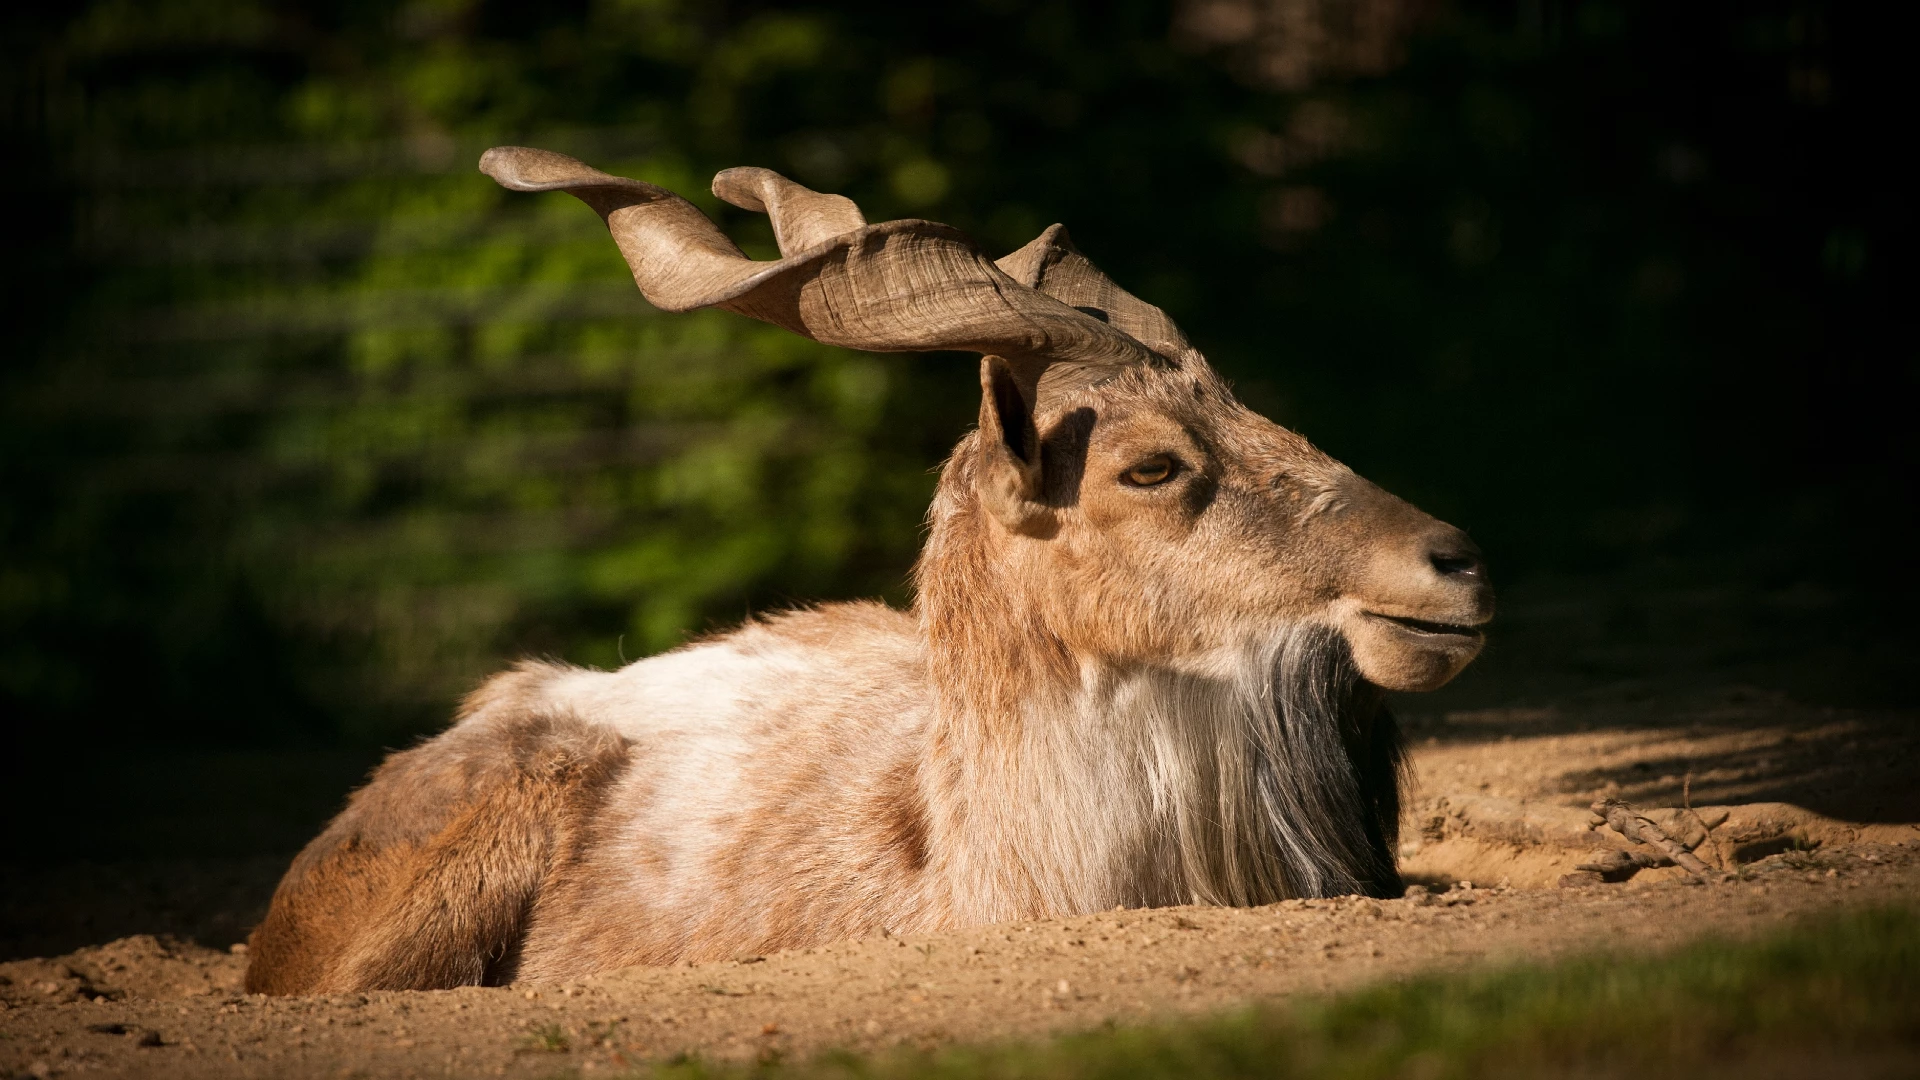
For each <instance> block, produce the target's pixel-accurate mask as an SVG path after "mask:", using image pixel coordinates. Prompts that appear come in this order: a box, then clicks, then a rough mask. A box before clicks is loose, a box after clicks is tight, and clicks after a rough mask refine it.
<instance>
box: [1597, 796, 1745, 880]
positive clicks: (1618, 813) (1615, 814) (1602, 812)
mask: <svg viewBox="0 0 1920 1080" xmlns="http://www.w3.org/2000/svg"><path fill="white" fill-rule="evenodd" d="M1593 813H1594V816H1595V817H1598V818H1600V819H1601V820H1603V821H1605V822H1606V823H1607V824H1608V825H1611V826H1612V827H1613V831H1614V832H1617V833H1619V834H1620V835H1621V836H1624V837H1626V838H1627V839H1628V840H1631V841H1633V842H1634V843H1636V844H1646V845H1648V846H1650V847H1653V848H1655V849H1657V850H1658V851H1659V852H1660V853H1661V854H1663V855H1665V856H1666V857H1667V858H1669V859H1672V860H1673V861H1674V863H1675V864H1676V865H1678V866H1679V867H1680V868H1681V869H1683V870H1685V871H1686V872H1687V873H1689V874H1691V875H1693V879H1694V880H1695V881H1698V882H1700V883H1701V884H1706V883H1708V882H1711V881H1717V880H1719V877H1720V875H1719V874H1718V873H1716V872H1715V871H1714V870H1713V869H1711V868H1710V867H1708V866H1707V864H1706V863H1704V862H1701V861H1700V857H1699V856H1697V855H1695V854H1694V853H1693V852H1691V851H1688V850H1687V846H1686V845H1685V844H1682V843H1680V842H1679V841H1678V840H1675V839H1673V838H1671V837H1669V836H1668V835H1667V834H1666V832H1665V831H1663V830H1662V829H1661V828H1660V826H1658V825H1656V824H1654V823H1653V822H1652V821H1651V820H1649V819H1648V818H1646V817H1645V816H1643V815H1641V814H1640V813H1639V812H1637V811H1635V810H1634V808H1633V806H1632V804H1630V803H1625V802H1622V801H1620V800H1619V799H1600V800H1597V801H1595V802H1594V804H1593Z"/></svg>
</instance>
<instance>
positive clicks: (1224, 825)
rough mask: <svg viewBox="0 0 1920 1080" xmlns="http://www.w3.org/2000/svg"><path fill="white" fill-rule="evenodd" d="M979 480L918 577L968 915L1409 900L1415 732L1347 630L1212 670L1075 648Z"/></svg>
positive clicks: (1253, 646)
mask: <svg viewBox="0 0 1920 1080" xmlns="http://www.w3.org/2000/svg"><path fill="white" fill-rule="evenodd" d="M957 457H959V458H961V459H962V460H964V455H957ZM967 471H968V470H965V469H959V470H956V469H954V468H953V467H952V464H950V466H949V468H948V470H947V475H946V476H945V477H944V478H943V482H942V484H941V491H940V494H939V496H938V497H936V499H935V502H934V506H933V510H932V514H931V519H932V520H931V522H930V526H931V527H930V534H929V537H928V542H927V545H926V548H925V550H924V552H923V554H922V556H921V561H920V564H919V566H918V567H917V568H916V585H917V590H918V596H919V604H918V611H919V615H920V619H921V623H922V626H923V628H924V630H925V632H926V635H927V646H928V662H929V675H930V677H931V679H932V683H933V688H934V694H935V709H936V719H935V723H934V728H933V731H932V732H931V738H930V740H929V742H928V744H927V748H926V751H925V756H924V758H923V760H922V762H921V764H920V769H921V775H922V780H923V785H924V786H923V790H924V791H925V792H926V793H927V799H928V806H927V810H928V814H929V826H930V836H929V840H930V849H931V853H932V854H933V865H932V866H931V867H930V869H933V870H934V871H935V872H936V873H938V874H940V875H941V876H942V877H945V878H946V879H947V881H948V883H949V886H950V888H951V890H952V892H951V894H950V895H951V896H952V897H953V902H954V904H955V907H956V908H957V909H958V910H956V911H955V914H957V915H960V916H961V917H962V918H964V919H968V920H980V921H999V920H1005V919H1012V918H1031V917H1041V916H1050V915H1052V916H1057V915H1063V914H1073V913H1084V912H1090V911H1099V910H1106V909H1109V908H1113V907H1116V906H1127V907H1141V906H1158V905H1165V904H1179V903H1212V904H1232V905H1253V904H1263V903H1270V902H1272V901H1275V900H1280V899H1285V898H1288V897H1311V896H1337V895H1345V894H1351V893H1364V894H1370V895H1375V896H1385V895H1397V893H1398V890H1399V887H1400V881H1399V876H1398V873H1397V872H1396V870H1395V867H1394V850H1395V847H1396V841H1397V834H1398V820H1399V783H1400V779H1401V776H1400V773H1401V744H1400V737H1399V731H1398V728H1397V726H1396V724H1395V723H1394V720H1393V717H1392V716H1391V714H1390V713H1389V712H1388V711H1387V710H1386V708H1385V707H1384V702H1383V700H1382V695H1381V694H1380V692H1379V691H1378V690H1377V689H1376V688H1374V687H1373V686H1371V685H1369V684H1368V683H1366V682H1365V681H1364V680H1362V679H1361V678H1360V677H1359V675H1358V673H1357V672H1356V670H1355V668H1354V665H1353V663H1352V661H1351V658H1350V657H1349V655H1348V652H1347V649H1346V645H1345V642H1344V640H1343V639H1341V638H1340V636H1339V635H1338V634H1337V633H1335V632H1333V631H1331V630H1329V629H1326V628H1323V627H1320V626H1317V625H1312V624H1296V625H1292V626H1286V627H1281V628H1279V629H1276V630H1275V631H1273V632H1272V633H1270V634H1268V635H1266V636H1265V637H1264V638H1263V639H1262V640H1257V641H1249V642H1247V643H1246V644H1245V645H1244V646H1243V647H1241V648H1240V649H1238V650H1237V651H1235V652H1234V653H1233V654H1232V655H1230V656H1226V657H1221V658H1218V660H1219V662H1218V663H1217V664H1215V665H1214V668H1215V670H1214V671H1213V672H1211V673H1209V674H1205V675H1198V674H1192V673H1188V672H1180V671H1175V670H1173V669H1171V668H1167V667H1158V666H1154V665H1150V664H1140V663H1119V662H1114V661H1111V660H1109V659H1107V658H1103V657H1101V656H1097V655H1091V654H1089V652H1088V651H1086V650H1084V649H1080V650H1076V649H1075V648H1074V647H1072V646H1070V645H1069V644H1068V641H1069V640H1073V639H1074V635H1071V634H1068V633H1063V632H1061V628H1059V627H1055V626H1052V625H1049V617H1048V611H1047V608H1046V606H1045V604H1044V603H1041V602H1039V598H1038V597H1036V596H1032V595H1029V594H1030V592H1031V591H1032V590H1030V589H1029V588H1027V587H1024V584H1023V583H1022V582H1021V581H1020V580H1018V579H1017V577H1016V576H1015V574H1014V573H1013V572H1011V571H1010V570H1009V568H1008V567H1007V565H1006V563H1005V561H1004V560H1003V559H1001V558H999V557H997V553H996V551H995V550H994V545H993V544H992V543H991V541H990V537H989V536H988V535H987V530H988V529H990V528H992V526H991V525H990V524H989V523H988V522H987V521H986V520H985V517H984V515H983V514H982V513H981V512H980V511H979V509H978V504H977V502H976V501H975V500H974V499H973V498H972V497H971V490H970V485H968V484H967V483H966V481H967V480H968V479H969V478H968V477H966V476H965V475H964V474H965V472H967Z"/></svg>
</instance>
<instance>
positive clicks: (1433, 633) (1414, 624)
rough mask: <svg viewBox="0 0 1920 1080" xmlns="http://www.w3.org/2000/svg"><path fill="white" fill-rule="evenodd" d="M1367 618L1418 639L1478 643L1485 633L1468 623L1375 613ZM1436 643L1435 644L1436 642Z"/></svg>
mask: <svg viewBox="0 0 1920 1080" xmlns="http://www.w3.org/2000/svg"><path fill="white" fill-rule="evenodd" d="M1367 616H1368V617H1369V618H1374V619H1379V620H1380V621H1382V622H1390V623H1392V624H1394V625H1395V626H1398V627H1399V628H1400V629H1402V630H1405V631H1406V632H1408V633H1410V634H1416V635H1419V636H1420V637H1427V638H1435V639H1444V638H1451V639H1454V640H1462V639H1464V640H1467V641H1479V640H1480V639H1482V638H1484V637H1485V636H1486V633H1485V632H1484V631H1483V630H1481V628H1480V627H1478V626H1473V625H1470V624H1468V623H1448V622H1433V621H1431V620H1429V619H1409V618H1407V617H1406V616H1404V615H1382V614H1380V613H1379V612H1377V611H1369V612H1367ZM1436 643H1437V642H1436Z"/></svg>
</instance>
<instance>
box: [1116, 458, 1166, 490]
mask: <svg viewBox="0 0 1920 1080" xmlns="http://www.w3.org/2000/svg"><path fill="white" fill-rule="evenodd" d="M1178 468H1179V466H1178V465H1177V464H1175V462H1174V460H1173V458H1172V457H1170V456H1168V455H1166V454H1155V455H1153V456H1152V457H1150V458H1148V459H1146V460H1145V461H1142V462H1140V463H1139V464H1138V465H1135V466H1134V467H1133V468H1131V469H1128V470H1127V471H1126V472H1123V473H1121V474H1120V482H1121V483H1123V484H1127V485H1129V486H1131V487H1152V486H1154V485H1155V484H1164V483H1166V482H1167V481H1168V480H1170V479H1172V477H1173V474H1174V473H1175V472H1176V471H1177V470H1178Z"/></svg>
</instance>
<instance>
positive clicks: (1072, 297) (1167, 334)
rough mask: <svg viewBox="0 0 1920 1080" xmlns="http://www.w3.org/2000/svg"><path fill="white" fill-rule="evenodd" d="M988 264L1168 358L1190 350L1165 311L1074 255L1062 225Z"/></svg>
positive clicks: (1178, 357) (1177, 357) (1184, 355)
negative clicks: (992, 264)
mask: <svg viewBox="0 0 1920 1080" xmlns="http://www.w3.org/2000/svg"><path fill="white" fill-rule="evenodd" d="M994 265H996V266H998V267H999V268H1000V269H1001V270H1003V271H1005V272H1006V274H1007V276H1008V277H1011V278H1012V279H1013V280H1015V281H1017V282H1019V283H1020V284H1022V285H1025V286H1026V287H1027V288H1029V289H1038V290H1040V291H1041V292H1043V293H1046V294H1047V295H1048V296H1051V297H1053V298H1054V299H1055V300H1058V301H1060V302H1061V303H1063V304H1066V305H1067V306H1068V307H1071V308H1074V309H1075V310H1078V311H1082V312H1085V313H1087V314H1089V315H1092V316H1093V317H1094V318H1097V319H1101V320H1103V321H1105V322H1107V323H1109V324H1111V325H1112V326H1114V327H1116V328H1117V329H1119V330H1120V331H1121V332H1122V333H1124V334H1126V335H1127V336H1128V337H1131V338H1133V339H1134V340H1135V341H1138V342H1139V343H1140V344H1142V345H1145V346H1146V347H1147V348H1149V349H1152V350H1153V351H1154V352H1157V353H1159V354H1160V355H1161V356H1164V357H1166V358H1167V359H1169V360H1174V361H1185V359H1186V358H1187V357H1188V355H1189V354H1192V353H1193V352H1194V348H1193V346H1192V345H1191V344H1189V343H1188V342H1187V336H1186V335H1185V334H1183V333H1181V332H1180V328H1179V327H1178V326H1176V325H1174V322H1173V320H1172V319H1171V318H1168V317H1167V313H1166V312H1164V311H1162V310H1160V309H1159V308H1157V307H1155V306H1153V305H1152V304H1149V303H1147V302H1146V301H1145V300H1142V299H1140V298H1139V297H1137V296H1135V295H1133V294H1132V293H1130V292H1128V291H1127V290H1125V289H1123V288H1121V287H1120V286H1118V285H1116V284H1114V283H1113V279H1112V278H1109V277H1108V276H1107V275H1105V274H1103V273H1101V272H1100V268H1099V267H1097V266H1095V265H1093V263H1092V262H1090V261H1089V260H1088V259H1087V257H1086V256H1085V255H1082V254H1080V249H1079V248H1077V247H1074V246H1073V239H1072V238H1071V237H1069V236H1068V235H1067V227H1066V226H1065V225H1051V226H1048V228H1047V231H1046V232H1043V233H1041V234H1040V235H1039V236H1036V237H1034V238H1033V240H1032V241H1030V242H1029V243H1028V244H1027V246H1026V247H1023V248H1021V249H1020V250H1018V251H1015V252H1013V253H1012V254H1010V255H1006V256H1004V257H1002V258H1001V259H1000V260H999V261H998V262H997V263H995V264H994Z"/></svg>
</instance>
